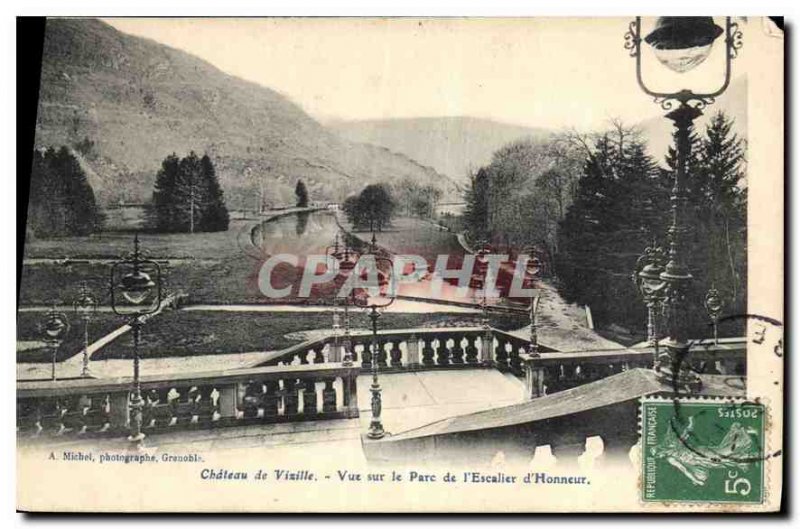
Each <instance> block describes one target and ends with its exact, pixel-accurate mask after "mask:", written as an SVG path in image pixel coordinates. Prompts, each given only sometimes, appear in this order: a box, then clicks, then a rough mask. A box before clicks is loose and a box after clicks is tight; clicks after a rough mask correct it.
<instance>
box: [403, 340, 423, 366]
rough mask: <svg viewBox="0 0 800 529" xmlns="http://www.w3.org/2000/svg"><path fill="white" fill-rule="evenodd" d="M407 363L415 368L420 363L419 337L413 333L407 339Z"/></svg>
mask: <svg viewBox="0 0 800 529" xmlns="http://www.w3.org/2000/svg"><path fill="white" fill-rule="evenodd" d="M406 355H407V357H406V365H407V366H408V367H410V368H412V369H413V368H415V367H417V366H418V365H419V360H420V358H419V338H417V336H416V335H414V334H412V335H411V336H410V337H409V338H408V340H406Z"/></svg>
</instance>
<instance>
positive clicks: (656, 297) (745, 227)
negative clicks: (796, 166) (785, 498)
mask: <svg viewBox="0 0 800 529" xmlns="http://www.w3.org/2000/svg"><path fill="white" fill-rule="evenodd" d="M17 27H18V31H22V30H26V31H35V30H36V28H38V31H39V34H40V39H39V40H40V41H41V42H40V43H39V45H40V46H41V61H40V64H34V70H35V72H34V73H35V74H36V75H38V80H37V81H36V82H37V83H38V96H37V99H36V100H37V103H36V105H35V109H33V112H32V113H23V112H20V113H19V114H18V126H19V125H20V123H22V124H24V125H25V127H27V128H28V129H30V131H31V137H30V141H31V148H30V149H28V150H26V151H25V152H24V157H21V158H20V157H18V158H17V172H18V177H17V186H18V188H21V190H22V192H25V191H27V201H26V203H25V204H23V206H22V209H21V210H20V211H18V212H17V219H18V220H17V222H18V224H19V226H21V227H18V233H19V234H20V235H19V237H21V241H20V243H19V244H20V245H21V248H22V252H21V255H19V256H18V272H17V273H18V275H17V309H16V310H17V319H16V366H15V368H16V442H17V447H16V463H17V471H16V472H17V509H19V510H21V511H26V512H37V511H47V512H251V513H263V512H289V513H301V512H355V513H366V512H403V513H425V512H451V513H462V512H572V513H579V512H617V513H622V512H640V513H649V512H693V513H710V512H720V513H723V512H724V513H731V512H737V513H738V512H761V513H763V512H774V511H777V510H779V509H780V508H781V501H782V487H783V483H782V477H783V475H784V474H783V457H782V449H783V447H782V439H783V402H784V400H783V383H784V381H783V376H784V373H783V368H784V364H783V362H784V354H783V347H784V342H783V318H784V306H783V288H784V269H783V263H784V254H783V252H784V247H783V244H784V236H783V232H784V211H783V206H784V196H783V186H784V176H783V160H784V154H783V141H784V137H783V111H784V108H783V105H784V103H783V94H784V88H783V83H784V80H783V60H784V58H783V46H784V36H783V29H782V25H781V26H780V27H779V26H778V25H777V24H776V22H775V21H774V20H771V19H770V18H767V17H740V16H713V17H712V16H661V17H639V16H635V15H634V16H629V17H557V18H556V17H516V18H510V17H508V18H502V17H500V18H486V17H460V18H457V17H449V18H433V17H431V18H425V17H395V18H393V17H352V18H346V17H345V18H336V17H309V18H305V17H252V18H236V17H221V18H213V17H185V18H184V17H149V18H136V17H127V18H126V17H110V18H93V17H47V18H40V19H28V20H27V21H26V20H22V19H18V26H17ZM29 40H35V39H29ZM19 97H20V94H19V93H18V98H19ZM18 101H19V99H18ZM24 120H27V121H26V122H24V123H23V121H24ZM18 140H19V141H21V140H22V138H18Z"/></svg>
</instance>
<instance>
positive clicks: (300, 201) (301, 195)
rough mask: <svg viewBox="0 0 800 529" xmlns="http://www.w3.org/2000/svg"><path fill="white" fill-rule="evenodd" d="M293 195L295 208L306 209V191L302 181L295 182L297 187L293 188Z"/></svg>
mask: <svg viewBox="0 0 800 529" xmlns="http://www.w3.org/2000/svg"><path fill="white" fill-rule="evenodd" d="M294 194H295V196H296V197H297V207H298V208H307V207H308V189H306V184H305V182H303V181H302V180H298V181H297V185H296V186H295V188H294Z"/></svg>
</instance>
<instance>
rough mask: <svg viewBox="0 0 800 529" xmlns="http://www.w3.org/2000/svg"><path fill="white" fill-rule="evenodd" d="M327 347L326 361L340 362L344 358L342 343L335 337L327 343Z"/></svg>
mask: <svg viewBox="0 0 800 529" xmlns="http://www.w3.org/2000/svg"><path fill="white" fill-rule="evenodd" d="M329 347H330V349H328V361H329V362H333V363H337V362H341V361H342V360H343V358H344V347H343V345H342V343H341V342H340V341H339V340H338V339H337V340H334V341H332V342H331V343H330V344H329Z"/></svg>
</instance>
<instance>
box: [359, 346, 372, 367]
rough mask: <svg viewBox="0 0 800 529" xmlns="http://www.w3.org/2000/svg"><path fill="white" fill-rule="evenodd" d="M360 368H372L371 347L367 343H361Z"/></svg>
mask: <svg viewBox="0 0 800 529" xmlns="http://www.w3.org/2000/svg"><path fill="white" fill-rule="evenodd" d="M362 348H363V349H362V352H361V369H364V370H369V369H371V368H372V347H371V346H370V345H369V344H362Z"/></svg>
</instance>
